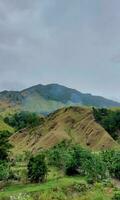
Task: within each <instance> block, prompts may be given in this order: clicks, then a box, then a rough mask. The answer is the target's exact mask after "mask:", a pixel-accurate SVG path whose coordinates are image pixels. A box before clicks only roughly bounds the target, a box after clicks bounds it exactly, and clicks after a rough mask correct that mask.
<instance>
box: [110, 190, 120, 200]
mask: <svg viewBox="0 0 120 200" xmlns="http://www.w3.org/2000/svg"><path fill="white" fill-rule="evenodd" d="M112 200H120V192H116V193H115V194H114V196H113V198H112Z"/></svg>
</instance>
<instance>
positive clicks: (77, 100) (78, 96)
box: [0, 84, 120, 114]
mask: <svg viewBox="0 0 120 200" xmlns="http://www.w3.org/2000/svg"><path fill="white" fill-rule="evenodd" d="M0 102H6V103H7V104H9V107H13V106H14V107H15V106H19V107H20V108H21V109H22V110H28V111H32V112H38V113H44V114H45V113H50V112H53V111H55V110H56V109H59V108H62V107H64V106H70V105H72V106H73V105H74V106H75V105H76V106H79V105H80V106H95V107H107V108H108V107H120V103H118V102H115V101H112V100H109V99H105V98H103V97H100V96H93V95H91V94H84V93H81V92H79V91H77V90H74V89H71V88H67V87H65V86H62V85H58V84H49V85H41V84H39V85H36V86H33V87H30V88H27V89H25V90H22V91H3V92H1V93H0Z"/></svg>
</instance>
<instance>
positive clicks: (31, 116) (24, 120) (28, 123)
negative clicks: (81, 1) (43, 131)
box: [4, 111, 43, 130]
mask: <svg viewBox="0 0 120 200" xmlns="http://www.w3.org/2000/svg"><path fill="white" fill-rule="evenodd" d="M4 121H5V123H7V124H9V125H10V126H12V127H14V128H15V129H16V130H20V129H23V128H26V127H35V126H38V125H40V124H41V123H42V122H43V118H40V117H39V116H38V115H37V114H35V113H30V112H27V111H26V112H25V111H22V112H19V113H15V114H14V115H11V116H9V117H5V119H4Z"/></svg>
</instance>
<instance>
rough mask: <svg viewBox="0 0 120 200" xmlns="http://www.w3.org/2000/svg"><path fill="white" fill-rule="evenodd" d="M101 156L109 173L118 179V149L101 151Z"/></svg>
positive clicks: (119, 164) (119, 171) (119, 163)
mask: <svg viewBox="0 0 120 200" xmlns="http://www.w3.org/2000/svg"><path fill="white" fill-rule="evenodd" d="M101 157H102V159H103V161H104V162H105V163H106V165H107V168H108V170H109V173H110V175H111V176H112V177H115V178H117V179H119V180H120V151H115V150H109V151H103V152H102V153H101Z"/></svg>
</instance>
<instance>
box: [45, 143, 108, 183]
mask: <svg viewBox="0 0 120 200" xmlns="http://www.w3.org/2000/svg"><path fill="white" fill-rule="evenodd" d="M48 155H49V156H48V158H49V160H50V162H49V163H50V164H52V165H54V166H57V167H59V168H60V169H63V170H64V172H65V174H67V175H69V176H72V175H75V174H80V175H86V176H87V177H88V179H89V180H91V182H94V181H99V180H102V179H104V178H105V177H106V174H107V173H106V171H107V169H106V166H105V163H104V161H103V160H102V159H101V158H100V156H99V155H95V154H92V153H91V152H90V151H88V150H85V149H84V148H82V147H80V146H79V145H77V144H71V143H70V142H66V141H63V142H62V143H60V144H58V145H56V146H55V147H54V148H53V149H51V150H49V153H48Z"/></svg>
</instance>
